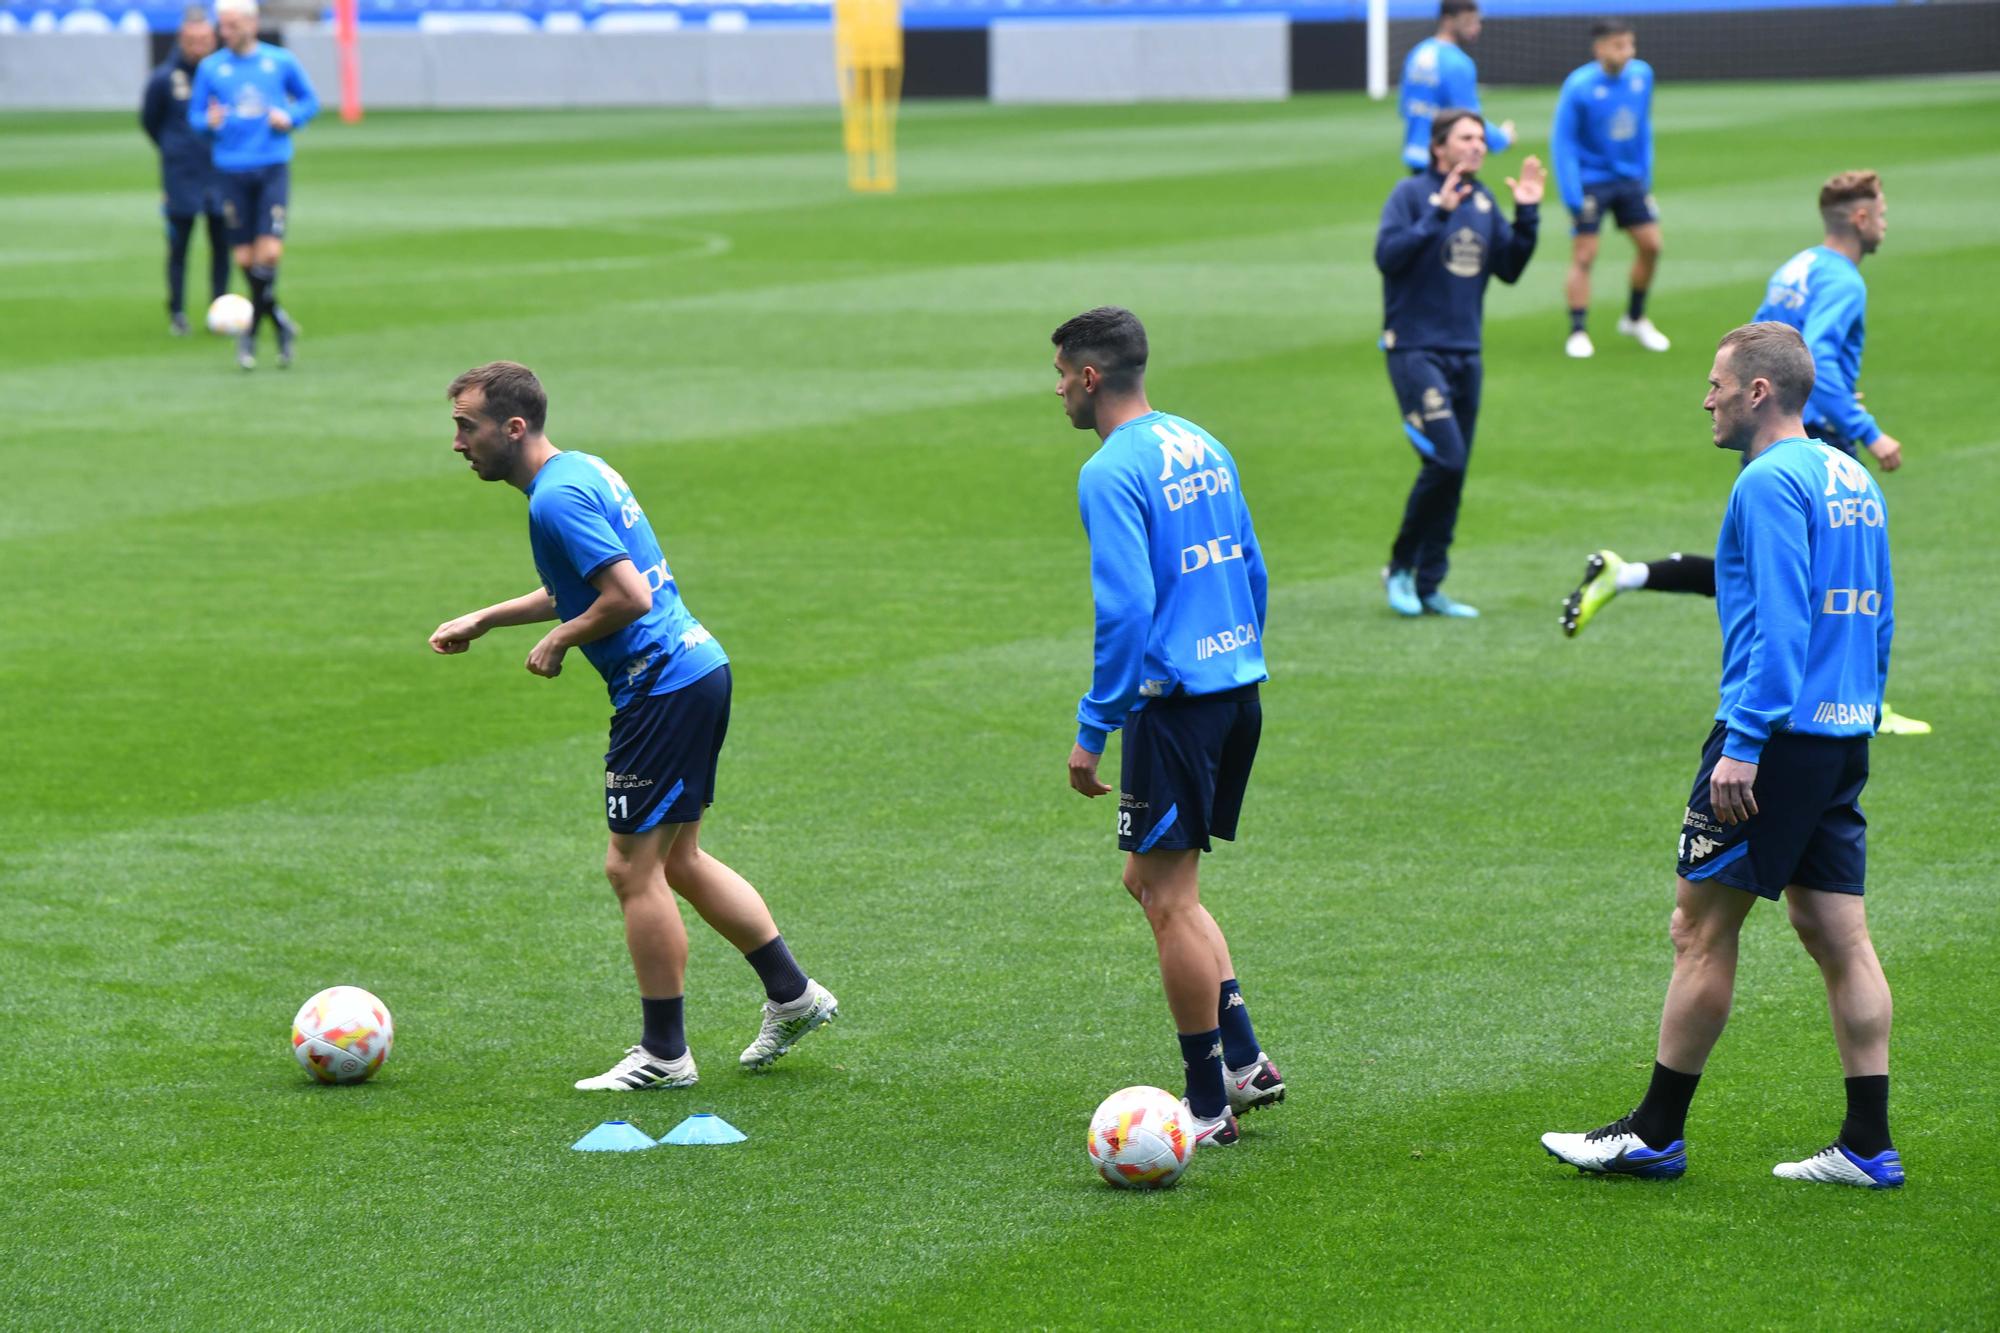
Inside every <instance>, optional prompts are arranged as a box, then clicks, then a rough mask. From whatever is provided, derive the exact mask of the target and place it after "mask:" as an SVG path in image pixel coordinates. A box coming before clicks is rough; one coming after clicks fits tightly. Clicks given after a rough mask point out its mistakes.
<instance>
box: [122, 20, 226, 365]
mask: <svg viewBox="0 0 2000 1333" xmlns="http://www.w3.org/2000/svg"><path fill="white" fill-rule="evenodd" d="M213 50H215V25H214V24H212V23H210V22H209V21H208V11H207V10H205V9H202V8H201V7H199V6H190V7H189V8H188V10H187V12H186V14H185V15H184V16H183V17H182V18H181V32H180V38H179V40H178V41H177V42H176V43H175V45H174V50H173V54H171V55H169V56H168V57H167V58H166V60H164V61H162V62H161V64H160V67H159V68H158V69H156V70H154V71H153V74H152V77H151V78H149V79H147V80H146V97H145V100H144V101H143V102H141V103H140V106H139V124H140V125H141V126H143V127H144V128H145V131H146V137H147V138H149V139H151V140H152V141H153V146H154V147H155V148H158V149H159V150H160V191H161V194H162V196H163V203H162V206H161V209H160V211H161V212H162V213H164V214H165V215H166V219H167V310H168V312H169V313H170V314H171V316H172V321H173V322H172V323H171V324H170V325H169V326H168V329H169V332H171V333H173V334H174V335H175V336H176V337H179V336H181V335H183V334H185V333H186V332H187V331H188V324H187V306H186V303H185V300H184V297H183V293H184V292H185V290H186V288H187V253H188V243H189V242H190V241H192V240H193V239H194V224H195V220H196V219H197V218H201V217H206V218H207V219H208V256H209V258H208V284H209V296H210V298H211V299H213V298H214V297H217V296H220V295H222V294H223V293H224V292H226V291H228V290H229V224H228V222H227V221H226V220H225V219H224V218H223V216H222V195H221V193H220V192H219V191H218V190H217V188H216V180H215V165H214V162H213V161H212V157H213V154H212V153H211V152H210V151H209V146H208V142H207V140H205V139H203V138H202V137H201V136H200V135H199V134H196V133H195V131H194V129H193V127H192V126H190V125H189V124H188V114H187V111H188V107H187V104H188V93H189V92H190V90H191V89H192V88H193V86H194V70H195V66H196V65H199V64H200V63H201V61H202V57H204V56H206V55H207V54H208V53H209V52H211V51H213Z"/></svg>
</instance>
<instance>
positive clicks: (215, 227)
mask: <svg viewBox="0 0 2000 1333" xmlns="http://www.w3.org/2000/svg"><path fill="white" fill-rule="evenodd" d="M228 290H229V224H228V223H227V222H225V221H223V218H222V214H220V213H210V214H209V215H208V299H209V300H211V301H213V300H214V299H215V298H216V297H218V296H221V295H223V294H224V293H225V292H227V291H228Z"/></svg>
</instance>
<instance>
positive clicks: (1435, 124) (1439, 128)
mask: <svg viewBox="0 0 2000 1333" xmlns="http://www.w3.org/2000/svg"><path fill="white" fill-rule="evenodd" d="M1461 120H1476V121H1478V122H1479V123H1480V125H1482V126H1484V125H1485V124H1486V119H1485V117H1483V116H1481V115H1480V114H1479V113H1478V112H1477V111H1468V110H1466V109H1465V108H1464V107H1462V106H1448V107H1446V108H1445V109H1444V110H1442V111H1440V112H1438V113H1437V114H1436V115H1435V116H1432V117H1431V151H1432V152H1433V153H1435V152H1436V151H1437V150H1438V149H1439V148H1441V147H1443V146H1444V141H1445V140H1446V139H1449V138H1450V137H1451V127H1452V126H1454V125H1456V124H1458V122H1459V121H1461Z"/></svg>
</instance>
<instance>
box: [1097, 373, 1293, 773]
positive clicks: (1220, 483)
mask: <svg viewBox="0 0 2000 1333" xmlns="http://www.w3.org/2000/svg"><path fill="white" fill-rule="evenodd" d="M1076 491H1077V502H1078V505H1079V507H1080V508H1081V510H1082V512H1083V530H1084V532H1085V533H1086V534H1087V535H1088V536H1089V538H1090V587H1091V594H1092V597H1093V599H1094V600H1095V602H1096V606H1097V652H1096V664H1097V665H1096V669H1095V670H1094V671H1093V672H1092V674H1091V679H1090V693H1089V694H1086V695H1084V696H1083V699H1082V701H1081V702H1080V703H1079V704H1078V705H1077V709H1076V720H1077V732H1076V743H1077V744H1078V745H1081V746H1082V747H1083V748H1084V749H1086V750H1089V751H1091V752H1092V753H1093V754H1102V753H1103V752H1104V742H1105V739H1106V737H1108V736H1109V735H1110V734H1111V733H1112V732H1114V731H1116V730H1117V729H1118V728H1119V727H1120V726H1122V725H1123V724H1124V722H1125V715H1126V714H1127V713H1130V712H1131V711H1132V710H1133V709H1135V708H1141V707H1143V706H1144V705H1145V702H1146V700H1148V699H1156V698H1159V697H1161V696H1163V695H1168V694H1172V693H1174V692H1175V691H1176V690H1179V691H1182V692H1183V693H1186V694H1216V693H1219V692H1221V691H1223V690H1229V689H1234V688H1236V687H1237V686H1239V685H1252V684H1255V683H1256V682H1258V681H1261V680H1264V679H1267V676H1266V673H1265V670H1264V647H1263V639H1264V607H1265V599H1266V592H1267V583H1268V580H1267V578H1266V575H1265V572H1264V553H1263V551H1262V550H1261V549H1260V548H1259V547H1258V545H1257V535H1256V533H1255V531H1253V530H1252V528H1251V526H1250V506H1249V504H1248V503H1246V502H1245V501H1244V499H1243V491H1242V489H1241V487H1240V485H1239V483H1238V480H1237V476H1236V460H1235V459H1233V458H1231V457H1230V456H1229V451H1228V450H1227V449H1224V448H1223V447H1222V444H1221V443H1220V442H1219V441H1218V440H1217V439H1216V438H1215V437H1214V436H1213V435H1210V434H1209V433H1208V432H1207V431H1205V430H1203V429H1202V428H1201V427H1199V426H1197V425H1195V424H1194V423H1193V422H1192V421H1186V420H1183V419H1182V418H1180V417H1175V416H1168V415H1167V414H1166V413H1164V412H1148V413H1146V414H1145V415H1144V416H1140V417H1134V418H1133V419H1132V420H1130V421H1128V422H1126V423H1125V424H1124V425H1122V426H1120V427H1119V428H1118V429H1117V430H1114V431H1112V432H1111V434H1109V435H1108V436H1106V437H1105V439H1104V443H1103V444H1102V445H1101V446H1099V448H1098V450H1097V452H1096V453H1095V454H1092V455H1091V456H1090V459H1089V461H1088V462H1086V463H1085V464H1084V465H1083V470H1082V471H1081V472H1080V473H1079V474H1078V475H1077V479H1076Z"/></svg>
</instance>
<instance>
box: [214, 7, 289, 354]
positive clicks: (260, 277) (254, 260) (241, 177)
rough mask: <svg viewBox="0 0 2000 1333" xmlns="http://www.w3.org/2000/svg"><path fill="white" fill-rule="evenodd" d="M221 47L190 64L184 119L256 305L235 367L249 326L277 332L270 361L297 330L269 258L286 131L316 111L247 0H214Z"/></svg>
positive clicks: (248, 346) (274, 246)
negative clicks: (212, 176) (202, 142)
mask: <svg viewBox="0 0 2000 1333" xmlns="http://www.w3.org/2000/svg"><path fill="white" fill-rule="evenodd" d="M215 13H216V19H217V22H218V23H220V25H221V27H222V47H223V49H222V50H220V51H217V52H216V53H215V54H213V55H211V56H209V57H208V58H207V59H206V60H204V61H202V62H201V65H200V66H199V67H198V68H197V69H196V70H195V76H194V90H193V92H192V93H191V94H190V96H189V98H188V113H187V119H188V124H189V125H190V126H192V127H193V128H194V129H195V131H196V132H198V133H200V134H202V135H204V136H206V137H207V138H209V139H210V140H211V141H212V144H213V152H214V162H215V170H216V173H217V176H218V179H219V182H220V186H221V190H222V211H223V215H224V216H225V217H227V218H228V220H229V230H230V239H231V240H232V241H233V242H234V243H235V247H236V250H235V255H236V263H237V264H238V266H239V267H241V268H242V270H243V276H244V277H246V278H248V279H249V281H250V304H251V306H252V307H253V308H254V310H255V311H256V314H255V315H254V317H253V318H252V320H251V324H250V331H249V332H248V333H245V334H244V335H243V336H242V337H241V338H239V339H238V340H237V343H236V364H237V365H239V366H241V367H243V369H245V370H254V369H255V368H256V366H257V330H258V328H259V327H261V326H262V324H263V322H264V320H265V319H267V318H268V319H269V320H270V321H271V326H272V327H273V328H274V329H276V330H277V334H278V365H279V366H281V367H283V366H289V365H291V364H292V357H293V355H294V354H295V352H296V351H297V347H298V338H299V327H298V325H297V323H295V322H294V321H293V319H292V317H291V316H290V315H289V314H287V313H286V312H285V309H284V307H283V306H281V305H279V304H278V262H279V260H281V259H282V258H283V257H284V253H285V210H286V208H287V207H288V206H289V204H290V200H291V162H292V135H293V134H294V133H295V132H296V131H298V130H300V129H302V128H304V127H305V125H306V122H308V121H310V120H311V119H312V118H313V116H314V115H315V114H316V113H317V112H318V111H319V99H318V98H317V97H315V96H314V95H313V89H312V84H311V83H310V82H308V81H307V79H306V73H305V71H304V70H303V69H301V68H299V62H298V60H297V59H296V58H295V57H294V56H293V55H292V53H291V52H289V51H287V50H285V49H284V48H283V47H281V46H268V45H266V44H265V43H263V42H260V41H258V40H257V4H256V0H216V5H215Z"/></svg>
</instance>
